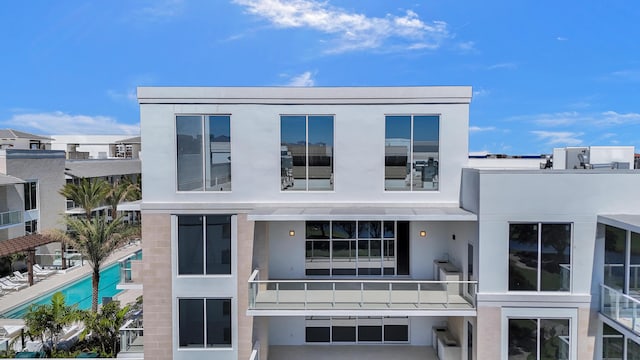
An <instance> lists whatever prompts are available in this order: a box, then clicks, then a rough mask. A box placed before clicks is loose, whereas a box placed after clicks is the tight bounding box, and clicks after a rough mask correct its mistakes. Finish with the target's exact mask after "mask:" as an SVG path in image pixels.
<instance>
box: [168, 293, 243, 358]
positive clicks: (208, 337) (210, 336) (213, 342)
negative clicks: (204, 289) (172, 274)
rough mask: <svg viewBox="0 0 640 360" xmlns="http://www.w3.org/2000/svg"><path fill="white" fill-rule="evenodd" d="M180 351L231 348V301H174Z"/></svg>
mask: <svg viewBox="0 0 640 360" xmlns="http://www.w3.org/2000/svg"><path fill="white" fill-rule="evenodd" d="M178 338H179V344H180V347H181V348H205V347H208V348H221V347H231V299H202V298H200V299H178Z"/></svg>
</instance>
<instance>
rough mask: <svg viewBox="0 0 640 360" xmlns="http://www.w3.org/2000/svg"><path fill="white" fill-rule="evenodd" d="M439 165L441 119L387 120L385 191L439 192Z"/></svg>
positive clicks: (405, 117)
mask: <svg viewBox="0 0 640 360" xmlns="http://www.w3.org/2000/svg"><path fill="white" fill-rule="evenodd" d="M439 161H440V117H439V116H436V115H389V116H387V117H386V123H385V166H384V189H385V190H400V191H402V190H404V191H408V190H409V191H419V190H438V187H439V185H438V184H439V181H438V176H439V172H438V168H439V165H438V164H439Z"/></svg>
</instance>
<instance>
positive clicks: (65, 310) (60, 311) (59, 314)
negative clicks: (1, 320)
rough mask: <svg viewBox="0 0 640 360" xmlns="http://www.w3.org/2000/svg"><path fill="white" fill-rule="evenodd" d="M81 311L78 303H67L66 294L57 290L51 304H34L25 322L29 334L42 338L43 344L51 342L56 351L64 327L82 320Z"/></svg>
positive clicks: (30, 307)
mask: <svg viewBox="0 0 640 360" xmlns="http://www.w3.org/2000/svg"><path fill="white" fill-rule="evenodd" d="M80 318H81V312H80V311H79V310H78V309H77V307H76V305H71V306H69V305H67V304H66V302H65V299H64V294H62V293H61V292H57V293H55V294H53V296H52V297H51V303H50V304H42V305H38V304H32V305H31V306H29V308H28V309H27V313H26V314H25V316H24V323H25V325H27V327H28V328H29V334H30V335H31V336H33V337H34V338H40V339H41V340H42V344H43V345H44V344H45V343H47V342H51V346H52V349H53V351H54V352H55V351H56V348H57V345H58V340H59V339H60V334H62V332H63V331H64V327H65V326H68V325H71V324H72V323H74V322H75V321H78V320H80Z"/></svg>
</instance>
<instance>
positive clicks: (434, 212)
mask: <svg viewBox="0 0 640 360" xmlns="http://www.w3.org/2000/svg"><path fill="white" fill-rule="evenodd" d="M247 219H248V220H253V221H304V220H405V221H477V220H478V216H477V215H476V214H474V213H472V212H470V211H467V210H464V209H461V208H459V207H451V206H442V207H422V208H420V207H277V208H257V209H254V210H252V211H250V212H249V213H248V216H247Z"/></svg>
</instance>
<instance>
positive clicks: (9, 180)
mask: <svg viewBox="0 0 640 360" xmlns="http://www.w3.org/2000/svg"><path fill="white" fill-rule="evenodd" d="M24 182H25V181H24V180H22V179H18V178H17V177H15V176H11V175H4V174H0V185H12V184H23V183H24Z"/></svg>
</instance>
